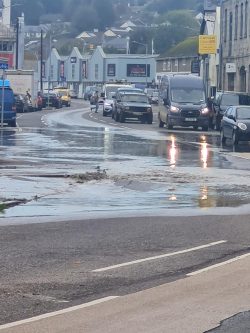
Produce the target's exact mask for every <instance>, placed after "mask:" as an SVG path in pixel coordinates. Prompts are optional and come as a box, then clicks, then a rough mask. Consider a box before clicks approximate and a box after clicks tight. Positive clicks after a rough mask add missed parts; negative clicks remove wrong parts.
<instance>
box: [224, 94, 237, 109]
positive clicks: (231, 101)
mask: <svg viewBox="0 0 250 333" xmlns="http://www.w3.org/2000/svg"><path fill="white" fill-rule="evenodd" d="M221 105H224V106H230V105H239V96H238V95H234V94H224V95H222V97H221Z"/></svg>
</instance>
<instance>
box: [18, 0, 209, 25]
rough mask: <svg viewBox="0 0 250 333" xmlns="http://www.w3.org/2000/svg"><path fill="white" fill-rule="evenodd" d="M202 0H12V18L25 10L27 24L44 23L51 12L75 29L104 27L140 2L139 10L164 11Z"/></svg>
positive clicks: (195, 4) (195, 5)
mask: <svg viewBox="0 0 250 333" xmlns="http://www.w3.org/2000/svg"><path fill="white" fill-rule="evenodd" d="M202 3H203V0H178V1H176V0H54V1H51V0H12V4H13V10H12V19H13V21H14V20H15V18H16V17H17V16H18V15H19V16H20V15H21V13H24V14H25V20H26V24H28V25H38V24H39V23H40V22H41V20H42V21H43V23H46V18H47V19H48V20H49V19H50V18H51V17H52V18H53V15H51V14H57V18H58V19H60V20H62V21H68V22H72V23H73V26H74V28H75V29H76V30H78V31H80V30H82V28H83V26H84V28H85V27H86V26H89V29H91V28H94V27H95V28H100V29H101V28H104V27H106V26H113V24H114V22H115V21H116V20H119V19H120V18H121V16H126V14H127V15H128V17H129V15H131V10H132V9H133V7H134V5H139V6H141V7H140V14H141V15H142V16H143V15H144V16H145V17H148V13H150V12H151V13H158V14H164V13H166V12H168V11H171V10H179V9H192V10H194V9H195V10H196V11H199V10H200V9H201V6H202Z"/></svg>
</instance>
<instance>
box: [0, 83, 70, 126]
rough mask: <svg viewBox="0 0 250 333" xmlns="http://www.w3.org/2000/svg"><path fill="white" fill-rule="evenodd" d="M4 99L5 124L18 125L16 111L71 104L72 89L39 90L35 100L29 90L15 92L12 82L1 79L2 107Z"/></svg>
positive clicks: (60, 106)
mask: <svg viewBox="0 0 250 333" xmlns="http://www.w3.org/2000/svg"><path fill="white" fill-rule="evenodd" d="M3 85H4V93H3ZM3 94H4V95H3ZM2 99H3V100H4V108H3V124H4V125H7V126H11V127H16V113H20V112H33V111H40V110H42V109H43V108H46V107H48V106H49V107H55V108H57V109H59V108H62V107H63V106H67V107H69V106H70V105H71V96H70V91H69V89H67V88H62V87H58V88H55V90H53V91H47V92H46V91H45V92H43V93H41V92H38V93H37V96H36V98H35V102H34V98H33V97H32V95H31V94H30V92H29V91H27V92H26V94H18V93H14V91H13V89H12V86H11V82H10V81H9V80H7V79H6V80H4V81H3V80H0V106H1V109H2ZM34 103H35V104H34ZM1 112H2V110H1ZM1 119H2V114H1Z"/></svg>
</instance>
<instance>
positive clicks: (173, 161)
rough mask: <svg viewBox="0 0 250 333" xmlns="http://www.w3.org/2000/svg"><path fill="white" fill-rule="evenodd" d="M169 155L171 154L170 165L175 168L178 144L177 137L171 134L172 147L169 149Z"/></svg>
mask: <svg viewBox="0 0 250 333" xmlns="http://www.w3.org/2000/svg"><path fill="white" fill-rule="evenodd" d="M169 155H170V165H171V168H174V167H175V165H176V155H177V150H176V145H175V137H174V136H171V147H170V150H169Z"/></svg>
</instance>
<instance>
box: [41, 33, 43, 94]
mask: <svg viewBox="0 0 250 333" xmlns="http://www.w3.org/2000/svg"><path fill="white" fill-rule="evenodd" d="M40 46H41V50H40V52H41V57H40V90H41V92H42V91H43V30H41V45H40Z"/></svg>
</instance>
